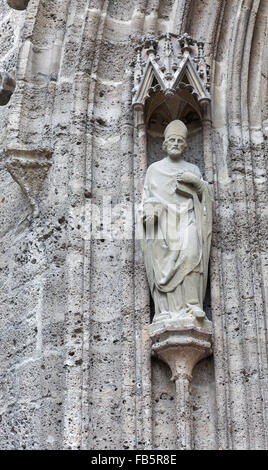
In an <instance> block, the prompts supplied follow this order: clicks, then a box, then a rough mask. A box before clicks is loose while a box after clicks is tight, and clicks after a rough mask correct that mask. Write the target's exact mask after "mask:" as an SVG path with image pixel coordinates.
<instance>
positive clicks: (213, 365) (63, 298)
mask: <svg viewBox="0 0 268 470" xmlns="http://www.w3.org/2000/svg"><path fill="white" fill-rule="evenodd" d="M0 11H1V20H0V51H1V52H0V70H1V71H4V72H7V73H9V74H10V75H11V76H12V77H14V79H15V80H16V90H15V92H14V94H13V95H12V97H11V99H10V101H9V103H8V104H7V106H5V107H1V109H0V113H1V119H0V193H1V197H0V202H1V204H0V224H1V225H0V254H1V255H0V286H1V289H0V421H1V426H0V448H1V449H79V448H83V449H124V448H126V449H128V448H129V449H134V448H138V449H145V448H147V449H148V448H153V449H175V448H176V446H177V442H176V438H175V436H176V422H175V415H176V413H175V406H176V400H175V384H174V383H172V382H171V381H170V377H171V373H170V371H169V369H168V366H166V365H165V364H164V363H162V362H161V361H159V360H158V359H156V358H153V359H151V344H150V341H149V335H148V327H149V321H150V297H149V291H148V285H147V280H146V276H145V271H144V266H143V260H142V255H141V251H140V246H139V243H138V242H136V241H133V239H132V231H130V232H131V236H130V237H129V238H128V239H126V238H123V239H122V237H121V238H120V233H121V232H122V231H123V229H124V227H125V226H126V224H127V221H126V220H125V219H124V218H123V216H122V214H121V213H120V210H119V211H118V213H117V214H115V213H114V218H113V229H114V231H115V233H116V234H117V236H115V237H113V239H111V240H109V239H106V238H103V237H102V232H101V231H102V226H101V225H100V224H96V227H95V230H96V232H97V233H99V237H98V239H96V237H95V239H94V240H90V237H89V236H88V233H89V228H88V225H87V224H86V225H85V223H84V222H85V220H86V221H87V220H88V217H89V214H90V205H91V203H92V202H95V203H96V205H99V206H101V202H102V199H103V196H105V197H106V198H107V200H109V198H110V199H111V201H112V204H113V206H115V205H116V204H118V203H119V202H124V203H125V204H126V205H127V204H133V203H134V202H135V203H137V202H138V201H140V196H141V189H142V186H143V180H144V175H145V171H146V168H147V164H149V163H150V162H151V160H152V158H157V153H156V152H155V149H156V148H160V147H159V145H158V143H157V139H159V140H160V136H157V135H155V134H154V132H153V129H151V128H148V129H146V134H147V137H148V139H147V147H146V149H145V151H144V152H143V153H142V152H141V151H140V150H142V142H143V137H144V136H143V134H142V131H141V130H140V131H139V135H138V137H137V135H136V133H137V131H136V130H135V131H134V130H133V109H132V107H131V100H132V94H131V90H132V87H133V81H132V77H133V75H132V72H133V64H134V61H135V57H136V52H135V46H136V45H137V43H138V39H139V38H140V37H141V36H142V35H144V34H148V33H153V34H158V33H162V32H166V31H169V32H174V33H176V34H182V33H184V32H185V31H187V32H188V33H189V34H191V35H192V36H193V37H194V38H196V39H198V40H202V41H204V42H205V55H206V60H207V62H208V63H209V64H210V65H211V71H212V73H211V95H212V129H211V130H210V128H209V127H208V126H207V125H206V124H204V128H203V136H202V130H201V127H200V123H198V122H197V123H196V127H195V129H193V132H192V134H191V136H190V142H191V145H190V146H189V150H188V152H189V161H191V162H193V163H195V164H197V165H198V166H199V167H200V169H201V168H202V169H203V174H204V178H205V179H206V180H207V181H210V182H211V184H212V185H213V191H214V200H215V204H214V228H213V240H212V254H211V260H210V294H211V313H212V321H213V351H214V355H213V357H211V358H207V359H204V360H203V361H201V362H200V363H199V364H198V365H197V366H196V367H195V369H194V371H193V382H192V397H191V402H192V413H193V414H192V416H193V425H194V426H193V442H194V448H195V449H206V448H207V449H218V448H222V449H267V431H268V426H267V413H268V396H267V304H268V292H267V281H268V256H267V240H268V233H267V227H268V224H267V216H268V213H267V165H266V154H267V136H268V124H267V123H268V99H267V96H268V94H267V90H268V84H267V75H268V55H267V54H268V52H267V51H268V47H267V16H268V4H267V1H266V0H242V1H241V2H237V1H236V0H216V1H215V0H204V1H202V2H199V1H196V0H161V1H159V0H147V1H146V0H133V1H131V2H130V1H126V0H118V1H108V0H90V1H88V2H85V1H84V0H76V1H74V0H71V1H70V2H66V0H31V1H30V2H29V4H28V7H27V9H26V10H24V11H16V10H14V9H11V8H10V7H9V6H8V5H7V2H6V0H0ZM208 134H209V135H210V136H211V139H209V138H208ZM204 136H205V139H204ZM137 141H139V143H140V147H141V148H140V149H137ZM202 141H203V155H202V156H201V154H200V153H198V152H197V149H199V148H200V142H202ZM201 146H202V145H201ZM14 148H15V149H16V155H17V156H18V152H19V154H20V157H19V158H22V159H24V158H25V155H28V156H29V155H30V156H31V159H34V160H35V161H37V164H36V168H37V170H38V171H37V173H34V175H36V176H31V175H32V173H31V171H32V170H31V171H30V170H29V172H28V173H27V175H26V176H27V178H26V183H27V184H28V186H27V187H29V194H30V195H34V198H35V201H36V203H37V204H38V207H39V210H40V214H39V217H36V218H32V217H31V214H32V207H31V199H29V197H28V193H27V191H26V193H25V192H23V191H22V189H21V186H20V185H19V184H18V183H17V182H16V181H15V180H14V179H13V177H12V175H11V174H10V172H9V171H8V166H7V160H9V159H13V160H12V161H13V163H14V158H15V157H14ZM138 150H139V151H138ZM151 150H153V151H151ZM47 155H51V158H50V162H51V164H52V165H51V166H50V167H49V168H48V169H47V171H46V174H44V173H42V172H41V173H40V171H39V170H40V165H39V163H40V161H39V159H40V160H41V162H42V161H43V160H45V159H46V156H47ZM152 155H153V157H152ZM143 157H144V158H143ZM160 157H161V156H160V155H159V158H160ZM16 158H17V157H16ZM27 158H28V157H27ZM185 158H187V156H185ZM23 162H24V160H23ZM85 215H86V217H85ZM133 226H134V224H133ZM126 228H127V227H126Z"/></svg>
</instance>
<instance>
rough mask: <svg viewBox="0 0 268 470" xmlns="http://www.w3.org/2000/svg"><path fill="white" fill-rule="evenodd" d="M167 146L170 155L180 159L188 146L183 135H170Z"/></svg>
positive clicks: (166, 141) (166, 140)
mask: <svg viewBox="0 0 268 470" xmlns="http://www.w3.org/2000/svg"><path fill="white" fill-rule="evenodd" d="M165 148H166V152H167V154H168V156H169V157H170V158H172V159H173V160H176V159H178V158H179V157H180V156H181V154H182V153H183V152H184V150H185V148H186V141H185V139H184V138H183V137H182V136H181V135H170V136H169V137H167V139H165Z"/></svg>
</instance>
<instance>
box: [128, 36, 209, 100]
mask: <svg viewBox="0 0 268 470" xmlns="http://www.w3.org/2000/svg"><path fill="white" fill-rule="evenodd" d="M183 89H187V90H188V91H189V93H191V94H192V95H193V97H194V99H195V100H196V101H197V102H198V103H199V104H201V105H203V104H207V103H208V102H209V101H210V99H211V98H210V93H209V91H210V67H209V65H208V64H206V61H205V58H204V43H203V42H202V41H196V40H194V39H193V38H192V37H191V36H189V35H188V34H187V33H185V34H183V35H182V36H178V35H176V34H171V33H167V34H163V35H161V36H160V37H159V38H155V37H147V38H145V39H144V40H143V42H142V44H141V45H139V46H138V47H137V60H136V67H135V73H134V89H133V95H134V96H133V105H134V107H136V108H137V109H138V108H139V107H140V108H143V107H144V105H145V101H146V100H147V99H148V98H149V97H150V96H151V95H152V94H153V93H155V92H157V91H158V90H161V91H162V92H163V93H164V94H165V95H166V96H169V95H173V94H175V93H176V91H179V90H183Z"/></svg>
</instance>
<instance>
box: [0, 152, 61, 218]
mask: <svg viewBox="0 0 268 470" xmlns="http://www.w3.org/2000/svg"><path fill="white" fill-rule="evenodd" d="M7 154H8V158H7V162H6V167H7V170H8V171H9V173H10V174H11V176H12V178H13V179H14V180H15V181H16V182H17V183H18V184H19V185H20V187H21V189H22V191H23V193H24V194H25V196H26V197H27V199H28V201H29V203H30V206H31V208H32V212H31V214H30V215H29V216H28V217H27V219H28V220H29V221H31V220H32V219H34V218H36V217H38V216H39V213H40V210H39V204H38V193H39V191H40V190H41V188H42V184H43V181H44V179H45V178H46V176H47V172H48V170H49V168H50V166H51V162H50V161H49V159H50V158H51V155H52V152H51V150H49V149H40V150H38V149H37V150H29V149H27V148H24V149H22V148H21V147H20V146H19V147H18V148H16V147H15V146H13V147H12V148H8V150H7Z"/></svg>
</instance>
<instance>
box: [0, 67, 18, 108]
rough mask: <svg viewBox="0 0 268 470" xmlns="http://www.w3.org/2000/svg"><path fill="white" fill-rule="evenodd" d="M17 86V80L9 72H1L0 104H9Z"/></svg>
mask: <svg viewBox="0 0 268 470" xmlns="http://www.w3.org/2000/svg"><path fill="white" fill-rule="evenodd" d="M15 88H16V82H15V80H14V79H13V78H12V77H11V76H10V75H9V74H8V73H6V72H0V106H5V105H6V104H8V102H9V100H10V98H11V96H12V94H13V92H14V90H15Z"/></svg>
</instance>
